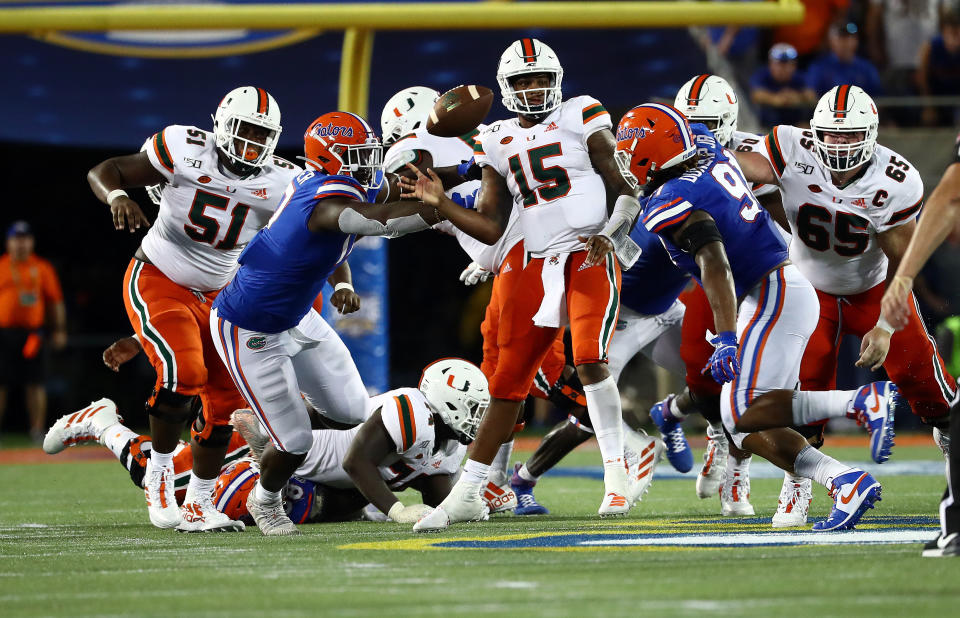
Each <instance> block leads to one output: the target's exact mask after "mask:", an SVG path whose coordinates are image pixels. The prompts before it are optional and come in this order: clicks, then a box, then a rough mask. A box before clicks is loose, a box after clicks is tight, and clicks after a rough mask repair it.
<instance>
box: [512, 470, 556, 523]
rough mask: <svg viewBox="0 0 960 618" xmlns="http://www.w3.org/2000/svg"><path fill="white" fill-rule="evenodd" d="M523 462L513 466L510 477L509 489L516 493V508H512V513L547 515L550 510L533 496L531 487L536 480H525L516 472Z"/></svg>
mask: <svg viewBox="0 0 960 618" xmlns="http://www.w3.org/2000/svg"><path fill="white" fill-rule="evenodd" d="M522 466H523V464H519V463H518V464H515V465H514V466H513V477H512V478H511V479H510V489H512V490H513V493H515V494H517V508H515V509H513V514H514V515H547V514H549V513H550V511H548V510H547V507H545V506H543V505H542V504H540V503H539V502H537V499H536V498H534V497H533V487H534V485H536V484H537V482H536V481H527V480H525V479H522V478H520V475H519V474H517V472H518V471H519V470H520V468H521V467H522Z"/></svg>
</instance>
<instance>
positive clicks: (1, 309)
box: [0, 221, 67, 444]
mask: <svg viewBox="0 0 960 618" xmlns="http://www.w3.org/2000/svg"><path fill="white" fill-rule="evenodd" d="M33 244H34V239H33V231H32V230H31V229H30V224H29V223H27V222H26V221H16V222H14V223H13V224H12V225H11V226H10V227H9V228H8V229H7V252H6V253H5V254H4V255H3V256H2V257H0V424H2V422H3V414H4V412H5V411H6V408H7V392H8V387H9V386H11V385H14V384H23V385H24V392H25V395H24V399H25V401H26V406H27V411H28V412H29V414H30V438H31V439H32V440H33V442H34V443H36V444H40V443H42V442H43V436H44V433H45V432H46V429H47V427H46V425H47V391H46V389H45V385H44V354H43V348H44V346H45V344H46V343H47V342H48V341H47V340H49V343H50V345H52V346H53V347H54V348H55V349H58V350H59V349H62V348H63V347H64V346H65V345H66V343H67V314H66V311H65V310H64V306H63V291H62V290H61V289H60V280H59V279H58V278H57V273H56V272H55V271H54V270H53V265H51V264H50V262H48V261H47V260H45V259H43V258H41V257H38V256H36V255H34V253H33ZM45 326H46V329H45V328H44V327H45Z"/></svg>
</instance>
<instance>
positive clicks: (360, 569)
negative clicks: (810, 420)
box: [0, 446, 960, 617]
mask: <svg viewBox="0 0 960 618" xmlns="http://www.w3.org/2000/svg"><path fill="white" fill-rule="evenodd" d="M94 448H96V447H94ZM833 454H835V455H836V456H839V457H840V458H846V459H849V460H862V459H863V458H864V456H865V453H863V452H862V451H861V450H860V449H834V451H833ZM894 456H895V459H902V460H906V459H936V458H937V457H939V452H938V451H936V449H935V448H933V447H932V446H931V447H929V448H919V447H915V448H903V449H899V450H896V451H895V455H894ZM522 457H523V453H518V454H517V458H518V459H522ZM565 464H567V465H570V466H595V465H596V464H597V453H596V452H591V451H580V452H577V453H574V454H573V456H571V457H570V458H568V460H567V461H566V462H565ZM661 465H668V464H666V463H663V464H661ZM879 480H880V481H881V482H883V483H884V490H883V496H884V499H883V501H882V502H881V503H880V504H879V508H878V509H877V510H875V511H870V512H869V514H868V515H867V516H866V517H865V518H864V520H863V521H862V524H861V526H860V528H861V529H864V530H871V529H896V528H904V529H907V530H912V533H913V534H919V535H921V536H923V537H924V538H932V537H933V536H935V532H933V531H932V527H931V526H932V524H931V521H932V520H931V519H930V518H931V517H932V516H933V515H934V514H935V513H936V507H937V504H938V502H939V496H940V493H941V491H942V490H943V479H942V478H940V477H937V476H899V477H889V478H885V477H883V476H881V477H880V479H879ZM0 487H2V488H3V491H2V494H0V615H2V616H21V615H59V616H92V615H99V616H106V615H136V616H154V615H162V616H172V615H197V616H199V615H226V614H230V615H251V614H269V615H279V616H301V615H302V616H316V615H336V616H354V615H360V616H369V615H374V616H400V615H402V616H427V615H439V616H458V617H459V616H480V615H486V616H489V615H497V614H502V615H525V616H597V615H604V614H605V613H611V615H623V616H631V615H650V616H672V615H690V614H708V615H710V614H712V615H730V616H746V615H750V616H785V615H790V616H809V615H817V616H827V615H842V616H859V615H864V616H866V615H870V616H875V615H902V616H904V617H906V616H917V615H931V616H932V615H937V616H948V615H954V614H953V612H954V611H956V607H957V604H958V602H960V559H957V560H951V559H929V558H921V557H920V546H919V545H917V544H901V545H889V544H885V545H839V546H825V547H821V546H781V545H773V546H762V547H736V546H735V547H722V548H708V549H698V548H688V547H682V546H681V547H678V546H665V547H642V546H641V547H638V546H622V547H618V546H599V547H597V546H594V547H590V546H583V545H579V546H576V547H562V546H558V545H562V544H563V543H562V542H561V543H558V542H557V540H558V539H559V540H560V541H564V540H566V539H581V540H582V539H583V538H588V539H589V538H609V537H610V534H600V535H596V536H593V535H594V534H595V533H613V534H614V536H615V537H616V538H624V539H629V538H636V536H637V535H638V534H646V535H649V534H657V533H670V534H672V533H681V534H690V533H694V537H686V538H695V537H697V536H699V535H703V534H711V535H719V536H720V537H729V534H730V533H733V532H743V531H747V532H749V531H764V532H766V531H768V530H769V526H768V524H767V523H765V522H761V521H758V520H747V521H748V522H749V523H742V522H741V523H737V521H736V520H733V521H723V522H718V521H717V520H719V519H720V518H719V517H718V516H717V513H718V512H719V501H717V500H713V499H711V500H704V501H701V500H698V499H697V498H696V496H695V494H694V489H693V484H692V482H690V481H688V480H657V481H655V482H654V484H653V487H652V489H651V492H650V494H648V495H647V497H646V498H645V499H644V501H643V503H642V504H641V505H640V506H639V508H637V509H635V510H634V511H633V512H631V515H630V517H629V518H627V519H621V520H614V521H610V520H605V521H602V522H601V521H600V520H599V519H598V518H597V517H596V508H597V506H598V505H599V501H600V497H601V496H600V492H601V485H600V484H599V483H598V482H597V481H594V480H590V479H587V478H550V477H549V476H548V477H546V478H545V479H544V480H543V481H541V483H540V485H538V488H537V495H538V497H539V498H540V499H541V501H542V502H543V503H544V504H546V505H547V506H549V507H550V508H551V509H552V514H551V515H550V516H546V517H537V518H527V519H521V518H517V517H513V516H496V517H495V518H494V519H493V520H492V521H490V522H487V523H482V524H470V525H463V524H461V525H458V526H455V527H453V528H451V530H450V531H449V532H448V533H446V534H443V535H430V536H423V535H414V534H413V533H412V532H410V528H409V526H399V525H396V524H375V523H369V522H356V523H348V524H327V525H314V526H303V527H302V529H303V532H304V536H302V537H299V538H273V539H266V538H264V537H262V536H261V535H260V533H259V532H258V531H257V530H256V529H254V528H250V529H248V530H247V531H246V532H245V533H243V534H220V535H213V534H208V535H185V534H178V533H176V532H172V531H164V530H157V529H155V528H153V527H152V526H150V524H149V522H148V520H147V515H146V510H145V508H144V505H143V497H142V493H140V492H139V491H138V490H136V489H135V488H134V487H133V485H132V484H131V483H130V481H129V477H128V476H127V475H126V473H125V472H124V471H123V470H122V469H121V468H120V466H119V465H117V464H116V463H113V462H109V463H108V462H102V463H101V462H97V463H74V464H52V465H6V466H0ZM779 489H780V481H779V480H774V479H765V480H764V479H758V480H755V481H754V482H753V487H752V496H751V501H752V502H753V504H754V506H755V507H756V509H757V515H758V517H766V518H769V517H770V515H772V513H773V511H774V509H775V506H776V499H777V495H778V492H779ZM408 497H409V498H410V500H409V501H413V496H412V495H410V496H408ZM829 504H830V502H829V500H828V498H827V496H826V492H825V491H823V490H822V489H819V488H817V489H815V498H814V504H813V509H812V513H813V516H814V517H822V516H824V515H825V514H826V513H827V511H828V507H829ZM912 516H917V518H915V519H909V518H910V517H912ZM812 521H814V520H813V519H811V523H812ZM928 528H929V529H930V530H927V529H928ZM542 533H551V534H552V533H563V534H560V535H552V536H546V537H542V538H543V539H546V542H545V545H547V547H541V548H540V549H530V548H525V549H523V548H521V549H517V548H513V549H511V548H508V547H504V546H503V545H510V544H511V543H513V544H515V543H516V542H519V543H521V544H523V543H527V544H530V543H539V542H540V541H537V540H536V539H534V540H533V541H531V540H530V537H536V536H538V535H540V536H542ZM584 533H586V536H584ZM805 534H813V533H805ZM834 534H841V535H842V534H846V533H834ZM791 536H793V537H798V536H799V535H797V534H792V535H791ZM818 536H822V535H818ZM502 537H508V540H500V541H499V544H500V545H501V546H499V547H494V548H483V549H451V548H446V549H443V548H437V547H436V545H437V544H443V543H449V542H450V541H454V540H456V539H461V538H467V539H482V540H485V541H484V542H489V541H491V540H494V541H496V540H497V539H501V538H502ZM671 538H672V537H671ZM738 538H739V537H738ZM511 539H512V540H511ZM541 540H542V539H541ZM357 544H363V545H362V547H363V548H351V547H349V546H350V545H357ZM550 545H553V546H550ZM345 546H346V547H345ZM612 612H617V614H612Z"/></svg>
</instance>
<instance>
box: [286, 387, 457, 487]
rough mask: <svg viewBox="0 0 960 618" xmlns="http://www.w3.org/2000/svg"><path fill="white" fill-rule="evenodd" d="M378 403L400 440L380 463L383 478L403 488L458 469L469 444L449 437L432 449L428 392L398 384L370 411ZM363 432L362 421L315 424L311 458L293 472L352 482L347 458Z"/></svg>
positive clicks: (331, 482) (337, 483)
mask: <svg viewBox="0 0 960 618" xmlns="http://www.w3.org/2000/svg"><path fill="white" fill-rule="evenodd" d="M378 408H379V409H380V419H381V421H382V422H383V425H384V427H386V429H387V433H388V434H389V435H390V438H391V439H392V440H393V441H394V443H395V444H396V445H397V453H396V454H395V455H393V456H391V457H390V458H388V459H387V461H385V462H384V465H382V466H379V469H380V476H381V478H383V480H384V481H385V482H386V483H387V485H389V486H390V488H391V489H395V490H396V489H399V488H401V487H402V486H404V485H406V484H408V483H409V482H410V481H412V480H413V479H415V478H416V477H418V476H422V475H433V474H455V473H456V472H457V470H459V468H460V463H461V462H462V461H463V458H464V456H465V455H466V453H467V447H466V446H464V445H462V444H460V443H459V442H457V441H455V440H449V441H447V442H446V443H445V444H443V445H441V447H442V448H441V449H438V450H437V452H436V453H434V452H433V451H434V442H435V440H434V432H433V413H432V412H431V411H430V408H429V407H428V406H427V401H426V399H425V398H424V396H423V393H421V392H420V391H419V390H417V389H415V388H399V389H396V390H393V391H388V392H386V393H383V394H382V395H377V396H375V397H371V398H370V408H369V412H368V415H369V414H373V412H375V411H376V410H377V409H378ZM368 418H369V416H368ZM359 432H360V426H357V427H354V428H353V429H347V430H345V431H336V430H332V429H322V430H314V431H313V444H312V445H311V446H310V450H309V451H308V452H307V458H306V459H305V460H304V461H303V463H302V464H300V467H299V468H297V470H296V472H294V475H295V476H299V477H301V478H305V479H308V480H311V481H313V482H315V483H319V484H321V485H327V486H329V487H339V488H350V487H353V486H354V485H353V481H352V480H351V479H350V475H348V474H347V473H346V472H345V471H344V469H343V460H344V459H346V457H347V452H348V451H349V450H350V445H351V444H352V443H353V440H354V438H355V437H356V436H357V434H358V433H359Z"/></svg>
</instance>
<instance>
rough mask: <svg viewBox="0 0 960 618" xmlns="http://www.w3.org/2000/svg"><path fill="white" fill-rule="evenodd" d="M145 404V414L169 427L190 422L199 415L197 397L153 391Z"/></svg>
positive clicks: (165, 391)
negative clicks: (148, 401)
mask: <svg viewBox="0 0 960 618" xmlns="http://www.w3.org/2000/svg"><path fill="white" fill-rule="evenodd" d="M150 402H151V403H148V404H147V414H149V415H150V416H153V417H156V418H157V419H158V420H161V421H163V422H164V423H169V424H171V425H176V424H186V423H189V422H191V421H192V420H193V419H194V418H195V417H196V416H197V414H199V413H200V408H201V407H202V404H201V402H200V396H199V395H181V394H180V393H175V392H173V391H171V390H167V389H165V388H161V389H159V390H155V391H153V397H151V398H150Z"/></svg>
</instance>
